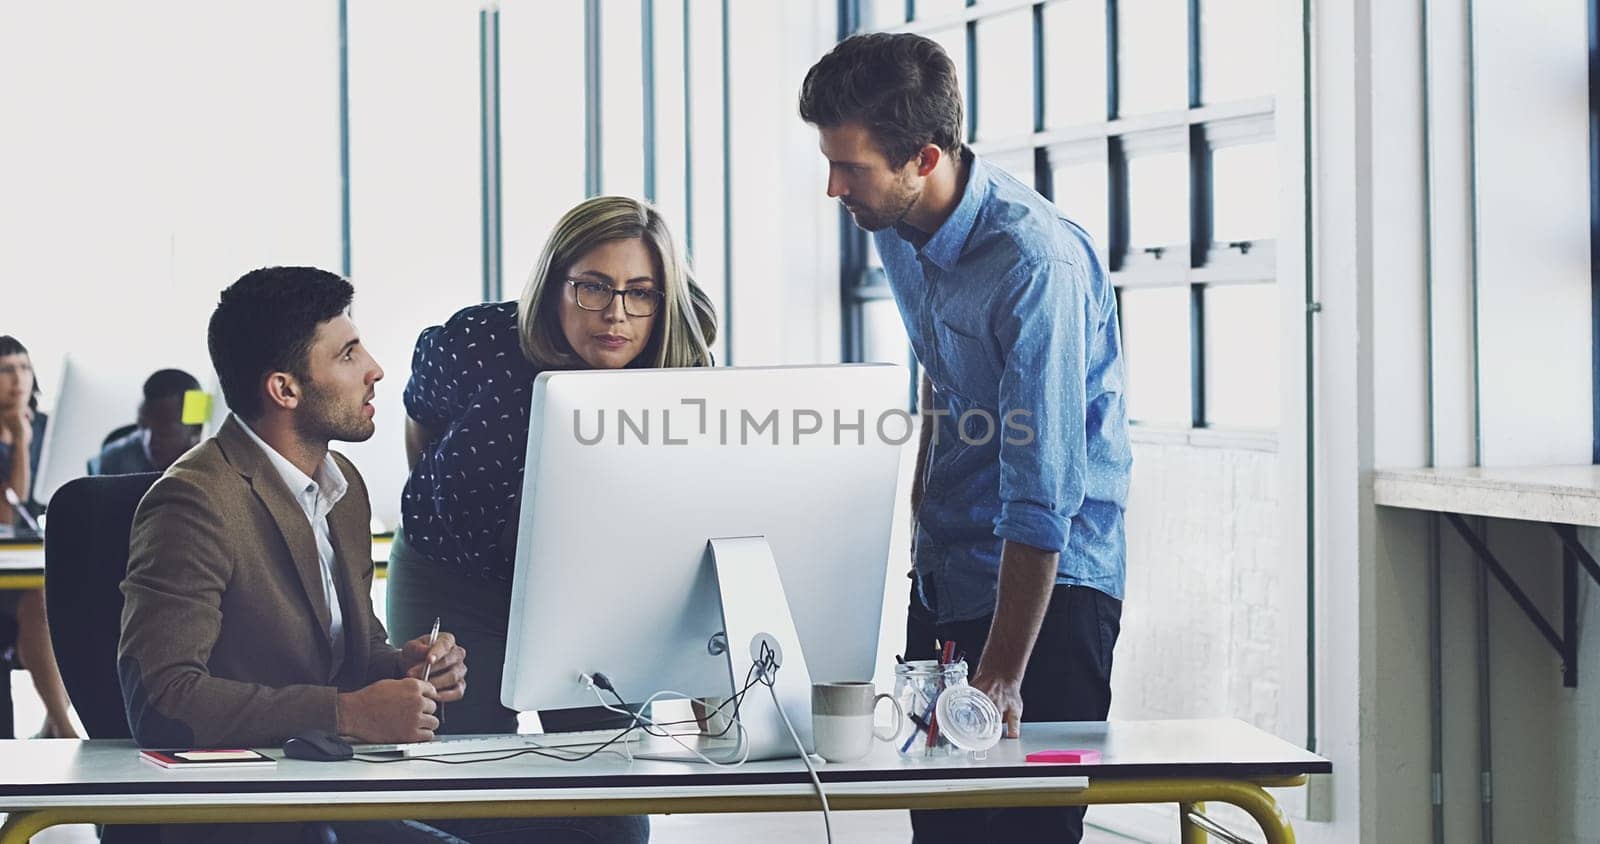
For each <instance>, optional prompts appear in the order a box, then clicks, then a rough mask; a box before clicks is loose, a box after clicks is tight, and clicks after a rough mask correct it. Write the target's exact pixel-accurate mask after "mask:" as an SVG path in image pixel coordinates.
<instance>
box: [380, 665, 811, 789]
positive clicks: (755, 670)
mask: <svg viewBox="0 0 1600 844" xmlns="http://www.w3.org/2000/svg"><path fill="white" fill-rule="evenodd" d="M779 666H780V663H779V662H778V655H777V654H776V653H775V652H774V651H773V650H772V648H771V647H770V646H769V645H768V644H767V643H766V642H762V643H761V651H760V653H759V654H758V655H757V660H756V661H755V662H753V663H751V664H750V670H749V671H748V672H746V673H745V681H744V687H743V688H741V689H739V691H737V692H735V693H734V695H733V697H731V698H729V699H727V700H725V701H723V702H722V703H721V704H720V705H719V706H717V708H715V709H713V710H711V711H710V712H709V713H707V716H708V717H709V716H710V714H711V713H717V712H721V711H722V710H723V709H725V708H726V707H727V706H728V704H730V703H732V704H733V717H731V718H729V719H728V725H727V726H725V727H723V728H722V730H721V731H719V732H717V733H714V734H707V735H706V737H707V738H723V737H724V736H726V735H727V733H728V730H730V729H732V728H733V726H734V725H735V724H737V723H738V722H739V707H740V706H742V705H743V703H744V697H745V695H746V694H747V693H748V692H749V691H750V690H751V689H753V688H755V686H756V684H757V683H760V684H762V685H764V686H766V687H767V688H768V689H771V688H773V683H774V682H776V680H777V673H778V668H779ZM591 679H593V680H594V684H595V687H596V688H598V689H602V690H604V691H608V692H610V693H611V695H612V696H613V697H615V698H616V699H617V704H618V705H619V706H621V707H622V708H623V709H628V703H627V701H625V700H624V699H623V697H622V694H621V693H620V692H618V691H617V688H616V686H615V685H614V684H612V682H611V679H610V678H608V677H606V676H605V675H604V674H601V673H599V672H596V673H595V674H593V675H591ZM632 719H633V720H632V723H630V724H629V725H628V726H627V727H625V728H623V729H622V730H621V731H620V732H618V733H617V734H616V735H615V736H613V737H611V738H610V739H609V740H607V741H606V742H605V743H603V744H600V745H597V746H595V747H594V748H591V749H590V750H589V751H587V752H585V753H581V754H578V755H563V754H558V753H552V752H550V751H552V750H555V749H556V748H537V747H530V748H528V749H526V750H515V751H512V752H510V753H502V754H501V755H499V756H489V757H475V758H472V759H450V758H447V757H446V756H445V755H443V754H436V755H432V756H398V757H395V758H393V759H368V758H365V757H364V756H362V755H359V754H358V755H357V756H355V757H354V759H355V761H357V762H366V763H367V764H369V765H388V764H391V763H394V762H437V763H439V764H441V765H471V764H476V763H480V762H504V761H505V760H507V759H515V758H517V757H518V756H529V755H532V756H543V757H545V758H546V759H555V760H557V761H559V762H582V761H584V760H586V759H589V758H591V757H593V756H595V755H596V754H598V753H602V752H604V751H606V750H607V749H609V748H610V747H611V746H612V745H613V744H616V743H617V742H619V741H622V740H623V739H624V738H627V736H628V734H629V733H631V732H633V731H634V730H644V731H645V732H646V733H647V734H649V735H652V736H655V737H657V738H666V737H668V734H667V733H666V731H665V730H663V731H661V732H655V730H656V729H660V728H663V727H674V726H682V725H684V724H696V723H699V719H691V720H685V721H666V722H657V721H651V722H650V723H648V724H646V723H645V718H644V716H643V715H642V714H641V713H638V712H633V713H632ZM462 755H470V754H462Z"/></svg>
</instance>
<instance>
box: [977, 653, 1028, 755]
mask: <svg viewBox="0 0 1600 844" xmlns="http://www.w3.org/2000/svg"><path fill="white" fill-rule="evenodd" d="M972 687H973V688H975V689H977V690H978V691H980V692H983V693H984V694H986V695H988V696H989V699H990V700H992V701H994V705H995V708H996V709H999V710H1000V720H1001V722H1002V723H1004V724H1005V725H1006V732H1005V737H1006V738H1021V736H1022V678H1021V677H1002V676H1000V675H998V674H988V673H985V672H984V670H983V665H982V663H979V665H978V674H977V676H976V677H974V678H972Z"/></svg>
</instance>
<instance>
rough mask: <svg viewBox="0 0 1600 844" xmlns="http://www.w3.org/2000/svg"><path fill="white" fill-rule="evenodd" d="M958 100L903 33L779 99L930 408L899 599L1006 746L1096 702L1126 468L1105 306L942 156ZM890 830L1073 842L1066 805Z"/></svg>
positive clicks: (1105, 285) (1077, 827)
mask: <svg viewBox="0 0 1600 844" xmlns="http://www.w3.org/2000/svg"><path fill="white" fill-rule="evenodd" d="M961 104H962V99H961V90H960V87H959V85H958V83H957V79H956V71H955V65H954V64H953V63H952V62H951V61H950V57H949V56H947V55H946V54H945V52H944V50H943V49H942V48H940V46H939V45H938V43H937V42H934V41H932V40H930V39H927V38H923V37H921V36H918V35H911V34H895V35H889V34H876V35H865V36H856V37H853V38H849V39H846V40H845V41H843V42H841V43H839V44H838V45H837V46H835V47H834V48H833V50H832V52H830V53H828V55H826V56H824V57H823V58H822V60H821V61H819V62H817V64H816V65H815V66H813V67H812V68H811V70H810V72H809V73H807V74H806V78H805V82H804V84H803V86H802V88H801V93H800V115H801V117H802V118H804V119H805V121H806V122H808V123H810V124H812V125H814V126H816V127H817V129H818V132H819V134H820V136H821V139H820V140H821V147H822V152H823V155H824V156H826V157H827V159H828V167H829V172H828V185H827V192H828V195H829V196H832V197H837V198H838V199H839V201H840V202H842V203H843V204H844V206H845V208H846V209H848V210H849V211H850V214H851V216H852V217H853V218H854V219H855V222H856V225H858V226H860V227H861V228H863V229H866V230H868V231H870V232H872V233H873V239H874V241H875V242H876V244H877V247H878V254H879V255H880V256H882V258H883V268H884V273H885V274H886V275H887V276H888V279H889V286H890V288H891V289H892V290H893V292H894V297H895V301H896V303H897V304H898V305H899V307H900V313H901V315H902V316H904V318H905V326H906V333H907V334H908V335H909V336H910V338H911V345H912V348H913V349H914V350H915V352H916V355H917V360H918V361H920V362H921V363H922V366H923V371H924V373H925V374H926V377H927V380H928V382H929V383H930V384H931V386H932V388H933V392H934V405H935V407H934V408H924V411H923V412H924V413H925V414H926V413H928V412H929V410H936V411H937V412H938V413H940V414H943V415H938V416H933V417H931V418H930V417H927V416H925V417H924V425H923V434H924V438H923V440H922V447H921V449H920V450H919V452H918V459H917V469H918V472H917V478H918V482H917V487H916V492H915V493H914V496H913V497H914V498H915V499H916V500H914V501H913V511H914V512H915V515H916V519H917V530H916V533H915V539H914V540H913V542H914V543H915V544H914V545H913V548H914V551H913V556H914V558H915V560H914V562H915V565H916V572H917V583H918V585H919V586H920V594H919V595H916V596H914V599H920V600H921V602H922V603H923V604H924V605H925V606H927V607H928V608H929V609H931V610H933V611H934V612H935V613H936V616H937V622H936V631H937V634H938V636H939V638H940V639H943V640H947V641H948V640H955V641H956V642H957V643H958V645H959V646H960V647H962V648H965V649H966V652H967V655H968V658H969V659H971V660H974V661H975V662H976V664H977V670H976V672H975V673H974V675H973V680H972V685H973V686H975V687H977V688H979V689H981V690H983V691H984V692H985V693H987V694H988V695H989V697H990V698H992V699H993V700H994V702H995V704H996V705H997V706H999V707H1000V710H1001V712H1002V713H1003V714H1004V715H1005V719H1006V730H1007V733H1008V734H1009V735H1011V736H1013V737H1014V736H1016V735H1017V731H1018V721H1019V720H1020V719H1027V720H1034V721H1101V720H1104V719H1105V717H1106V714H1107V712H1108V711H1109V709H1110V706H1111V652H1112V648H1113V647H1114V645H1115V643H1116V639H1117V634H1118V631H1119V629H1120V624H1121V616H1122V602H1121V597H1122V589H1123V572H1124V566H1125V558H1126V556H1127V552H1126V545H1125V539H1124V534H1123V508H1124V506H1125V503H1126V501H1127V494H1128V475H1129V470H1130V469H1131V468H1132V463H1133V459H1132V456H1131V453H1130V451H1129V447H1128V423H1127V412H1126V408H1125V403H1124V400H1123V386H1122V385H1123V374H1122V373H1123V367H1122V355H1121V340H1120V338H1119V337H1118V334H1117V308H1116V298H1115V294H1114V291H1113V290H1112V288H1111V284H1110V283H1109V282H1108V281H1107V279H1106V275H1105V273H1104V272H1103V271H1102V269H1101V267H1100V262H1099V260H1098V259H1097V258H1096V257H1095V253H1094V249H1093V248H1092V244H1090V242H1089V237H1088V235H1087V234H1085V233H1084V231H1083V229H1081V228H1079V227H1078V226H1077V225H1076V224H1074V223H1072V222H1071V221H1069V220H1067V219H1066V218H1065V217H1063V216H1061V214H1060V212H1059V211H1057V210H1056V208H1055V206H1053V205H1051V204H1050V202H1049V201H1048V200H1046V199H1045V198H1044V197H1042V196H1040V195H1039V194H1038V193H1035V192H1034V191H1033V189H1032V188H1030V187H1028V186H1027V185H1024V184H1022V183H1021V182H1019V181H1017V180H1016V179H1015V178H1012V177H1011V176H1010V175H1008V174H1006V173H1005V172H1004V171H1003V170H1001V169H1000V168H998V167H995V166H993V165H991V164H989V162H987V161H985V160H984V159H982V158H980V157H978V156H977V155H974V154H973V152H972V151H971V150H970V149H968V148H966V147H965V146H963V145H962V143H961V138H962V137H963V135H962V126H961V123H962V120H961V111H962V106H961ZM985 417H987V426H988V427H987V430H986V431H985V428H984V425H985V422H984V421H983V420H984V419H985ZM969 420H972V422H971V424H970V426H969ZM931 644H932V643H931V642H908V643H907V656H923V655H931V654H927V653H926V651H927V649H928V648H929V647H930V646H931ZM918 651H923V652H924V653H921V654H919V653H918ZM1024 704H1026V709H1024ZM911 820H912V828H913V830H914V831H915V833H916V840H917V841H918V842H928V841H960V842H968V841H1078V840H1079V839H1080V838H1081V836H1082V834H1083V810H1082V809H1081V808H1059V809H1008V810H993V811H958V812H952V811H937V812H913V813H912V819H911Z"/></svg>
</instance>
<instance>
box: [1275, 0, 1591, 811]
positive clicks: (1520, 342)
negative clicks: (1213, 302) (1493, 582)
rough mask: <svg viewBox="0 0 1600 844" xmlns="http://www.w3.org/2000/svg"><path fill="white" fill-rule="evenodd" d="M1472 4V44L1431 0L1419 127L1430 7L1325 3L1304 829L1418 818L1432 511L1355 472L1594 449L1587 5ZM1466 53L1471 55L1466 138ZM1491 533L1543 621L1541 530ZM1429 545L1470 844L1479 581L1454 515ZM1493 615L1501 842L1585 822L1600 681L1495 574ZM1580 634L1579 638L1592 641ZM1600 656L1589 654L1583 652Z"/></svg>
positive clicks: (1456, 18) (1449, 745)
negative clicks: (1319, 795)
mask: <svg viewBox="0 0 1600 844" xmlns="http://www.w3.org/2000/svg"><path fill="white" fill-rule="evenodd" d="M1473 8H1474V10H1475V11H1476V13H1477V14H1478V18H1477V20H1476V21H1475V24H1476V38H1475V40H1474V41H1473V43H1471V44H1470V45H1469V41H1468V36H1467V28H1466V18H1465V7H1464V6H1462V5H1461V4H1447V3H1440V2H1430V3H1429V4H1428V7H1427V11H1428V15H1429V26H1428V31H1427V33H1426V37H1427V42H1426V43H1427V44H1428V47H1429V52H1430V54H1431V55H1430V56H1429V57H1428V61H1427V68H1428V71H1429V76H1428V79H1429V82H1430V89H1429V98H1428V106H1429V107H1428V109H1427V111H1426V114H1427V115H1428V117H1429V118H1430V124H1429V127H1428V128H1429V130H1430V133H1431V137H1430V138H1428V139H1424V137H1423V134H1422V125H1421V123H1420V120H1419V118H1420V115H1421V114H1422V112H1421V105H1422V99H1421V98H1422V84H1423V79H1422V68H1423V66H1424V59H1423V55H1422V50H1421V46H1422V44H1423V37H1424V33H1423V31H1422V29H1421V16H1420V11H1421V10H1420V9H1419V8H1417V7H1416V6H1414V5H1413V4H1383V3H1378V2H1375V0H1369V1H1368V2H1357V3H1355V4H1353V5H1350V6H1348V7H1346V6H1340V7H1337V8H1335V7H1323V8H1321V9H1320V10H1319V12H1318V15H1319V17H1318V21H1317V26H1316V27H1315V32H1316V42H1315V48H1314V53H1315V54H1316V55H1317V56H1318V61H1317V66H1316V67H1317V78H1316V83H1315V87H1316V92H1315V95H1314V96H1315V102H1316V104H1317V114H1316V121H1317V127H1316V128H1315V130H1314V138H1315V141H1316V144H1317V170H1316V173H1317V176H1316V192H1317V208H1318V220H1317V225H1316V231H1317V237H1318V240H1317V242H1316V251H1317V262H1316V271H1317V282H1318V287H1319V291H1320V293H1319V295H1320V298H1321V301H1322V303H1323V307H1324V311H1323V315H1322V316H1321V317H1319V324H1318V336H1317V340H1318V342H1317V347H1318V356H1319V361H1318V366H1317V377H1318V379H1319V382H1320V383H1319V389H1318V397H1319V402H1320V407H1319V409H1318V414H1317V418H1318V421H1319V427H1320V432H1319V436H1318V445H1317V448H1318V453H1319V468H1318V478H1317V480H1318V484H1319V486H1320V488H1321V490H1322V494H1321V495H1320V496H1319V513H1320V514H1321V516H1320V518H1319V522H1318V530H1319V532H1320V534H1321V536H1322V539H1321V541H1320V542H1319V544H1318V550H1319V554H1320V561H1319V564H1320V569H1321V572H1322V574H1321V576H1320V577H1319V584H1320V589H1321V606H1322V608H1323V612H1324V618H1323V619H1322V624H1321V630H1322V631H1323V632H1322V639H1321V641H1322V648H1321V656H1320V671H1319V674H1318V684H1319V687H1320V689H1321V693H1320V694H1319V695H1318V702H1319V712H1320V713H1321V720H1322V729H1321V731H1320V732H1321V733H1322V743H1321V746H1320V748H1319V749H1320V750H1322V751H1323V752H1324V753H1325V754H1326V755H1329V756H1330V757H1331V758H1333V759H1334V763H1335V774H1334V777H1333V779H1334V786H1335V787H1334V793H1335V805H1334V820H1333V822H1332V823H1331V824H1327V825H1324V824H1309V823H1303V824H1300V825H1299V826H1300V832H1301V837H1302V839H1306V840H1316V841H1321V840H1327V841H1349V840H1362V841H1369V840H1370V841H1390V840H1394V841H1425V840H1430V839H1431V836H1432V828H1431V825H1432V818H1433V812H1432V806H1431V803H1430V790H1431V781H1430V778H1431V759H1430V755H1429V729H1430V725H1431V723H1432V721H1431V717H1432V716H1431V712H1430V707H1431V699H1430V693H1429V686H1428V673H1429V656H1428V641H1427V635H1428V564H1429V556H1430V548H1431V544H1432V542H1433V539H1432V532H1433V527H1432V522H1431V520H1430V519H1429V518H1428V517H1425V516H1421V515H1417V514H1412V513H1404V512H1393V511H1386V510H1379V509H1377V508H1374V507H1373V506H1372V504H1371V492H1370V470H1371V468H1372V467H1374V466H1381V467H1390V466H1396V467H1398V466H1419V465H1424V464H1425V463H1426V462H1427V461H1428V460H1429V459H1430V457H1431V459H1432V460H1433V461H1434V462H1436V463H1437V464H1439V465H1465V464H1471V463H1473V462H1477V461H1479V460H1481V461H1482V462H1483V463H1485V464H1491V465H1537V464H1541V463H1587V462H1589V459H1590V447H1591V442H1592V437H1593V420H1592V418H1591V411H1590V401H1591V397H1592V390H1593V386H1592V381H1593V372H1592V365H1591V360H1590V334H1591V325H1590V320H1591V316H1590V309H1589V298H1588V297H1589V275H1588V272H1589V271H1588V249H1589V246H1588V235H1587V228H1586V227H1587V223H1588V204H1587V203H1588V179H1587V175H1588V165H1587V159H1586V157H1585V154H1586V150H1587V144H1588V134H1587V114H1586V107H1587V81H1588V80H1587V65H1586V62H1587V52H1586V50H1587V43H1586V40H1585V39H1584V38H1583V37H1582V35H1583V32H1584V31H1585V28H1586V25H1587V23H1586V9H1585V6H1584V4H1583V3H1581V2H1568V0H1562V2H1557V3H1550V4H1541V5H1540V7H1539V14H1537V15H1534V14H1528V13H1527V12H1528V10H1527V9H1526V8H1517V9H1513V8H1511V7H1508V6H1504V5H1502V4H1486V3H1475V4H1473ZM1469 46H1470V47H1472V48H1473V51H1474V52H1475V57H1476V61H1477V62H1478V70H1477V75H1476V80H1475V81H1476V86H1477V87H1476V91H1475V96H1476V118H1477V123H1476V131H1475V132H1474V128H1473V124H1472V123H1470V122H1469V119H1468V118H1469V96H1471V95H1473V93H1474V92H1472V91H1470V90H1469V83H1470V82H1472V81H1474V80H1472V79H1469V78H1468V76H1467V74H1466V72H1465V68H1466V66H1467V57H1468V52H1469ZM1474 141H1475V142H1476V144H1477V149H1476V155H1475V157H1474V152H1473V147H1472V144H1473V143H1474ZM1424 151H1426V153H1427V154H1428V155H1429V156H1431V165H1432V167H1431V176H1432V196H1431V202H1430V203H1429V204H1428V205H1427V206H1424V205H1423V204H1422V203H1421V201H1420V200H1421V199H1422V197H1423V196H1424V194H1423V184H1424V178H1425V177H1426V176H1427V175H1428V164H1429V159H1428V158H1425V157H1424ZM1474 160H1475V162H1476V168H1477V170H1476V172H1477V177H1478V186H1477V187H1478V194H1477V196H1478V202H1477V211H1478V237H1479V239H1478V241H1477V248H1476V250H1474V246H1473V242H1472V240H1471V225H1472V212H1473V204H1472V202H1471V197H1472V193H1471V182H1470V177H1471V173H1472V171H1471V169H1470V166H1471V165H1472V163H1473V162H1474ZM1425 210H1427V211H1430V212H1431V214H1432V220H1431V225H1430V222H1429V221H1428V220H1426V219H1425V217H1424V216H1423V215H1424V211H1425ZM1423 232H1431V234H1432V242H1431V246H1432V250H1431V254H1429V252H1428V251H1427V246H1428V242H1427V241H1426V240H1425V239H1424V238H1423V237H1422V233H1423ZM1475 259H1476V262H1477V264H1476V265H1477V270H1478V278H1477V287H1476V291H1474V288H1473V279H1472V268H1473V266H1474V260H1475ZM1429 267H1431V269H1432V277H1431V284H1430V280H1429V278H1428V276H1427V274H1426V270H1427V269H1428V268H1429ZM1430 333H1431V338H1430ZM1430 341H1431V342H1430ZM1430 353H1431V361H1430V359H1429V358H1430ZM1475 382H1476V383H1475ZM1430 390H1431V393H1432V404H1431V406H1430V405H1429V404H1428V402H1427V400H1426V399H1427V397H1428V393H1429V391H1430ZM1488 533H1489V536H1490V541H1491V545H1492V546H1493V547H1494V548H1495V549H1496V551H1497V553H1498V554H1500V555H1501V559H1502V560H1503V561H1504V562H1506V563H1507V565H1508V567H1509V568H1511V569H1512V571H1513V574H1514V575H1515V576H1517V577H1518V578H1519V579H1521V580H1522V582H1523V585H1524V587H1525V588H1526V589H1527V590H1528V591H1529V593H1530V594H1531V595H1533V596H1534V599H1535V600H1536V601H1537V602H1539V603H1540V604H1541V606H1542V607H1543V608H1544V609H1545V611H1546V615H1547V617H1550V618H1559V601H1558V594H1559V593H1558V590H1557V585H1558V580H1557V579H1556V578H1557V576H1558V573H1559V556H1558V554H1557V552H1556V548H1555V546H1554V543H1553V539H1552V537H1551V536H1550V533H1549V530H1548V529H1547V528H1542V527H1535V526H1529V525H1517V524H1512V523H1506V522H1494V523H1491V524H1490V525H1489V528H1488ZM1442 549H1443V559H1442V570H1443V595H1442V598H1443V625H1444V627H1443V629H1444V640H1443V652H1444V657H1443V659H1444V675H1443V676H1444V691H1443V693H1444V705H1445V717H1444V720H1443V723H1442V728H1443V730H1444V770H1443V780H1442V787H1443V796H1444V800H1445V809H1444V816H1443V819H1444V840H1446V841H1449V842H1458V841H1460V842H1473V841H1477V840H1479V836H1478V826H1479V808H1480V804H1479V795H1480V780H1479V776H1478V773H1479V770H1480V766H1479V753H1478V738H1477V731H1478V714H1479V712H1478V705H1477V698H1478V691H1477V690H1478V682H1479V672H1478V670H1477V658H1478V655H1477V645H1476V641H1477V636H1478V632H1479V628H1478V623H1477V619H1476V613H1475V608H1474V600H1475V597H1476V593H1477V584H1478V582H1479V575H1478V573H1477V570H1476V567H1475V563H1474V562H1473V560H1472V558H1471V557H1469V556H1467V555H1466V554H1465V549H1464V547H1463V546H1462V544H1461V542H1460V541H1459V540H1458V539H1457V538H1456V537H1455V536H1454V533H1453V531H1451V530H1450V528H1448V527H1445V528H1444V535H1443V542H1442ZM1589 591H1590V590H1589V588H1588V587H1585V588H1584V590H1583V595H1584V597H1583V599H1582V600H1583V601H1584V604H1583V606H1584V619H1585V622H1586V623H1585V625H1584V627H1583V629H1585V630H1588V629H1589V627H1590V626H1591V625H1592V621H1593V619H1592V617H1591V613H1592V612H1593V611H1594V608H1593V607H1591V606H1589V604H1590V603H1592V602H1591V601H1590V600H1589V599H1588V598H1587V596H1588V594H1589ZM1488 629H1489V633H1490V637H1491V640H1492V646H1491V651H1490V659H1491V669H1490V677H1491V683H1490V685H1491V706H1490V726H1491V729H1492V731H1493V735H1494V738H1493V757H1492V760H1491V763H1492V768H1493V769H1494V771H1495V777H1494V804H1493V805H1494V834H1495V836H1496V837H1497V838H1498V839H1500V840H1514V841H1592V840H1595V838H1594V833H1593V832H1592V831H1591V827H1592V821H1593V819H1594V817H1593V815H1594V810H1593V808H1592V805H1593V800H1592V795H1594V794H1596V793H1597V792H1600V770H1597V769H1600V749H1597V745H1596V744H1595V736H1593V735H1592V734H1591V733H1592V730H1591V729H1590V728H1589V727H1588V726H1587V725H1589V724H1592V723H1593V716H1594V712H1595V709H1596V705H1597V704H1596V699H1595V698H1594V695H1595V693H1594V692H1593V691H1592V690H1591V689H1589V688H1583V687H1581V686H1580V688H1579V689H1577V690H1575V691H1574V690H1565V689H1563V688H1562V687H1561V685H1560V675H1559V661H1558V660H1557V659H1556V657H1555V655H1554V653H1553V651H1552V650H1551V649H1550V648H1549V646H1548V645H1547V644H1546V643H1545V642H1544V641H1543V640H1542V639H1541V638H1540V637H1539V636H1538V634H1537V633H1536V632H1535V631H1534V629H1533V627H1532V626H1531V625H1530V624H1529V623H1528V622H1527V621H1526V620H1525V619H1523V618H1522V616H1521V614H1520V612H1519V611H1518V610H1517V609H1516V608H1515V607H1514V606H1513V605H1512V604H1511V601H1510V599H1509V598H1508V597H1506V596H1505V595H1504V594H1503V593H1502V592H1501V591H1500V590H1499V588H1498V587H1497V586H1495V587H1491V591H1490V614H1489V628H1488ZM1584 638H1585V642H1584V645H1585V646H1587V645H1588V642H1589V640H1591V639H1592V638H1594V637H1593V636H1592V634H1587V633H1586V634H1585V637H1584ZM1596 660H1597V658H1596V656H1595V655H1593V654H1585V655H1584V656H1583V659H1582V662H1583V666H1584V667H1587V666H1589V665H1591V664H1595V662H1594V661H1596ZM1580 670H1581V668H1580Z"/></svg>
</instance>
